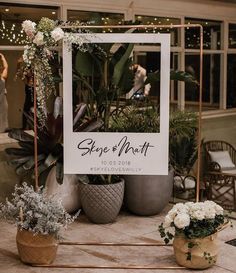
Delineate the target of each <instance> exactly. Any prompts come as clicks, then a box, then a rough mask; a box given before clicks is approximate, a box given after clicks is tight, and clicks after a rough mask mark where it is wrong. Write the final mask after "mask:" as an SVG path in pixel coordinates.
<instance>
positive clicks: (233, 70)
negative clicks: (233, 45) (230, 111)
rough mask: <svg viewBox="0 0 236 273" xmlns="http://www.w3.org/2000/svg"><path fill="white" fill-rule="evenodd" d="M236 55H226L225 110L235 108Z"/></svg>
mask: <svg viewBox="0 0 236 273" xmlns="http://www.w3.org/2000/svg"><path fill="white" fill-rule="evenodd" d="M235 75H236V54H229V55H228V67H227V108H232V107H236V77H235Z"/></svg>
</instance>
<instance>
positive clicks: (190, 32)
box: [185, 18, 221, 49]
mask: <svg viewBox="0 0 236 273" xmlns="http://www.w3.org/2000/svg"><path fill="white" fill-rule="evenodd" d="M185 23H186V24H201V25H202V26H203V48H205V49H221V43H220V41H221V33H220V30H221V22H220V21H211V20H202V19H192V18H186V19H185ZM185 48H191V49H196V48H200V31H199V28H186V30H185Z"/></svg>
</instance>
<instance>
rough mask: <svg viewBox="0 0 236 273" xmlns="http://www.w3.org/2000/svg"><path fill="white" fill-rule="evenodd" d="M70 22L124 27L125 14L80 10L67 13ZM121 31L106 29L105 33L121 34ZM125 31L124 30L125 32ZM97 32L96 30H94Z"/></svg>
mask: <svg viewBox="0 0 236 273" xmlns="http://www.w3.org/2000/svg"><path fill="white" fill-rule="evenodd" d="M67 19H68V21H71V22H74V21H78V22H80V23H86V24H89V25H123V24H124V14H121V13H107V12H96V11H79V10H68V12H67ZM120 31H121V30H120V29H109V28H104V29H103V32H104V33H105V32H120ZM123 31H124V30H122V32H123ZM93 32H95V30H93Z"/></svg>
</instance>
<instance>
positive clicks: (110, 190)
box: [80, 180, 124, 224]
mask: <svg viewBox="0 0 236 273" xmlns="http://www.w3.org/2000/svg"><path fill="white" fill-rule="evenodd" d="M80 194H81V203H82V208H83V210H84V212H85V214H86V215H87V217H88V219H89V220H90V221H91V222H93V223H96V224H107V223H112V222H114V221H115V219H116V217H117V215H118V213H119V211H120V208H121V206H122V203H123V198H124V180H121V181H120V182H118V183H114V184H106V185H93V184H80Z"/></svg>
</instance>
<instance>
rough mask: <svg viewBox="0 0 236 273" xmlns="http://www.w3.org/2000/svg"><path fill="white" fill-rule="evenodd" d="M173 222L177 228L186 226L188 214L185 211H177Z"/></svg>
mask: <svg viewBox="0 0 236 273" xmlns="http://www.w3.org/2000/svg"><path fill="white" fill-rule="evenodd" d="M174 224H175V226H176V227H177V228H179V229H183V228H185V227H188V226H189V224H190V217H189V215H188V214H187V213H179V214H178V215H177V216H176V217H175V219H174Z"/></svg>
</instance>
